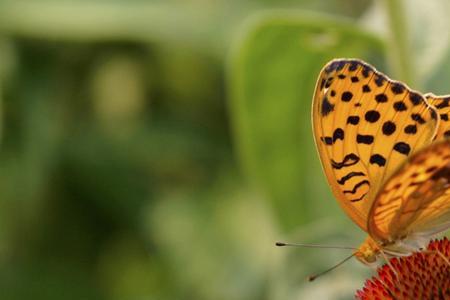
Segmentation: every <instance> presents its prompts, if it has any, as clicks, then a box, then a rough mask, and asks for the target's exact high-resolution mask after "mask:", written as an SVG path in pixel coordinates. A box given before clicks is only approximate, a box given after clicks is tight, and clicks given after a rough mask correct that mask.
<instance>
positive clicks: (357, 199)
mask: <svg viewBox="0 0 450 300" xmlns="http://www.w3.org/2000/svg"><path fill="white" fill-rule="evenodd" d="M366 195H367V193H365V194H363V195H362V196H361V197H359V198H356V199H350V202H358V201H361V200H362V199H363V198H364V197H365V196H366Z"/></svg>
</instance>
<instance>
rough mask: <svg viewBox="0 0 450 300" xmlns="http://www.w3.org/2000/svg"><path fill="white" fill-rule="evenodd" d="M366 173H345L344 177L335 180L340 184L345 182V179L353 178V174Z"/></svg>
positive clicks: (361, 173) (360, 174)
mask: <svg viewBox="0 0 450 300" xmlns="http://www.w3.org/2000/svg"><path fill="white" fill-rule="evenodd" d="M365 175H366V174H364V173H363V172H350V173H348V174H347V175H345V176H344V177H342V178H341V179H339V180H338V181H337V183H339V184H340V185H343V184H345V182H346V181H347V180H349V179H350V178H353V177H355V176H365Z"/></svg>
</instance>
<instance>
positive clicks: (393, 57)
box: [384, 0, 417, 85]
mask: <svg viewBox="0 0 450 300" xmlns="http://www.w3.org/2000/svg"><path fill="white" fill-rule="evenodd" d="M384 3H385V9H386V13H387V18H388V22H389V29H390V41H389V42H390V43H389V45H390V47H389V48H388V49H389V53H388V55H389V57H388V58H389V60H390V62H391V65H392V66H393V69H394V72H395V73H396V75H397V76H398V78H399V79H401V80H402V81H405V82H407V83H408V84H410V85H415V84H417V82H416V80H417V78H416V77H415V76H414V75H415V73H414V67H415V66H414V61H413V59H412V57H411V51H410V48H411V47H410V46H411V44H410V39H409V34H408V26H407V24H406V17H405V8H404V3H403V1H402V0H384Z"/></svg>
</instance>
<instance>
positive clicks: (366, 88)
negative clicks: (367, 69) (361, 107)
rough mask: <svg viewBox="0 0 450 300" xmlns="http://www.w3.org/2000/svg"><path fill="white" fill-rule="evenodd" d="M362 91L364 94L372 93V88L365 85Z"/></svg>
mask: <svg viewBox="0 0 450 300" xmlns="http://www.w3.org/2000/svg"><path fill="white" fill-rule="evenodd" d="M362 91H363V93H369V92H370V91H371V89H370V86H368V85H367V84H365V85H363V87H362Z"/></svg>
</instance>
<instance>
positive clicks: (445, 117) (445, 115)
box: [440, 114, 448, 121]
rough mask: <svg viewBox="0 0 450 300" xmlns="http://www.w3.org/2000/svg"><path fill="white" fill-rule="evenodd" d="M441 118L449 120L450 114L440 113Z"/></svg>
mask: <svg viewBox="0 0 450 300" xmlns="http://www.w3.org/2000/svg"><path fill="white" fill-rule="evenodd" d="M440 117H441V120H443V121H448V115H447V114H440Z"/></svg>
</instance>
